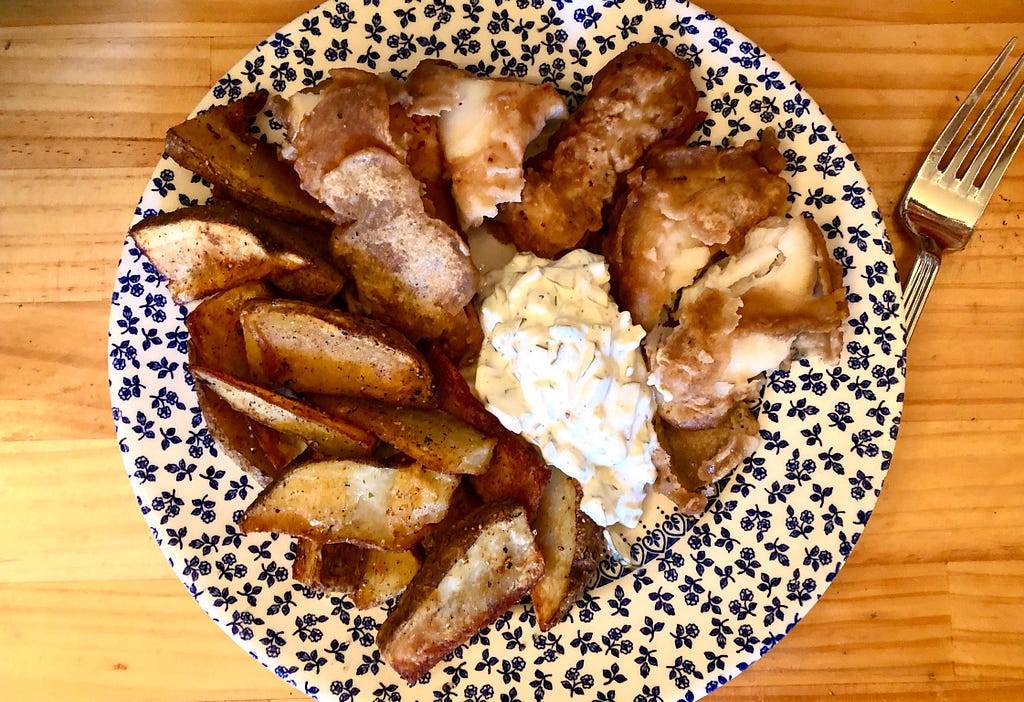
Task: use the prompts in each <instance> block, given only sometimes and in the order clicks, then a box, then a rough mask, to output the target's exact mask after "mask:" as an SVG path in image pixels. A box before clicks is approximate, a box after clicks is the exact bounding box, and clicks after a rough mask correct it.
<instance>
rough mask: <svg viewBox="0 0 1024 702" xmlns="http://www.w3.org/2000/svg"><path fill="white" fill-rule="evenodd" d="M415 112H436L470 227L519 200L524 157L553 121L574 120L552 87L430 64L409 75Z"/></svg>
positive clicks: (455, 191) (463, 217) (411, 106)
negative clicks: (503, 204)
mask: <svg viewBox="0 0 1024 702" xmlns="http://www.w3.org/2000/svg"><path fill="white" fill-rule="evenodd" d="M406 89H407V90H408V93H409V95H410V98H411V102H410V104H409V111H410V112H411V113H412V114H415V115H436V116H437V117H438V126H439V131H440V138H441V145H442V146H443V148H444V155H445V161H446V163H447V166H448V168H449V170H450V171H451V176H452V194H453V195H454V197H455V203H456V205H457V206H458V212H459V220H460V223H461V225H462V226H463V227H464V228H468V227H474V226H479V225H480V224H482V223H483V221H484V218H485V217H494V216H495V215H496V214H497V213H498V205H499V204H501V203H504V202H517V201H518V200H519V199H520V196H521V194H522V190H523V182H524V181H523V156H524V154H525V153H526V148H527V146H529V144H530V142H532V141H533V140H534V139H535V138H536V137H537V136H538V135H539V134H540V133H541V131H542V130H543V129H544V126H545V125H546V124H547V122H548V121H549V120H552V119H560V118H563V117H565V115H566V106H565V101H564V100H563V99H562V96H561V95H559V94H558V92H557V91H556V90H555V88H554V86H552V85H551V84H543V85H534V84H531V83H526V82H523V81H518V80H501V79H493V78H483V77H478V76H474V75H472V74H471V73H469V72H467V71H464V70H462V69H460V68H456V67H454V66H453V65H451V64H448V63H445V62H442V61H435V60H430V59H428V60H425V61H422V62H421V63H420V64H419V65H418V66H416V68H415V69H414V70H413V71H412V73H410V74H409V80H408V81H407V82H406Z"/></svg>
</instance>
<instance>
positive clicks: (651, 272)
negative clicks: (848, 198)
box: [603, 130, 789, 331]
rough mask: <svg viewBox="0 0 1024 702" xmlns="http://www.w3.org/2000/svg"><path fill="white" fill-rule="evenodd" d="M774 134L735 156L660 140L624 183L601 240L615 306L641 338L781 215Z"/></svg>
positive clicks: (784, 192)
mask: <svg viewBox="0 0 1024 702" xmlns="http://www.w3.org/2000/svg"><path fill="white" fill-rule="evenodd" d="M777 146H778V140H777V139H776V138H775V134H774V132H771V131H770V130H766V131H765V133H764V135H763V137H762V140H761V141H758V140H757V139H751V140H750V141H748V142H746V143H745V144H744V145H743V146H741V147H737V148H729V149H721V148H715V147H711V146H688V145H687V144H686V143H685V141H682V140H679V139H675V138H668V139H664V140H662V141H660V142H658V143H657V144H655V145H654V146H652V147H651V149H650V150H649V151H648V153H647V154H646V155H645V157H644V159H643V161H642V163H641V165H640V166H638V167H637V168H636V169H634V170H633V171H632V172H630V174H629V176H628V177H627V181H626V183H627V185H626V187H627V190H626V191H625V192H624V193H623V194H622V195H620V196H619V198H618V202H617V204H616V212H615V215H614V216H613V217H612V222H611V224H610V226H609V229H610V232H609V234H608V236H606V237H605V239H604V242H603V246H604V254H605V257H606V258H607V259H608V264H609V268H610V270H611V275H612V285H613V286H614V289H615V293H616V299H617V300H618V302H619V304H620V305H621V306H622V307H623V309H625V310H628V311H629V313H630V315H632V318H633V321H634V322H635V323H637V324H639V325H641V326H642V327H643V328H644V329H646V330H647V331H650V330H651V329H653V328H654V327H655V326H656V325H657V324H658V323H659V322H661V321H663V320H664V314H665V311H666V309H665V308H666V307H671V306H672V305H673V304H674V303H675V299H676V295H677V293H678V292H679V290H681V289H682V288H684V287H686V286H688V285H690V284H691V283H693V281H694V280H695V279H696V278H697V276H698V275H700V273H701V272H702V271H703V270H704V269H705V268H706V267H707V266H708V264H709V263H710V262H711V261H712V260H713V259H714V258H716V257H718V256H719V255H720V254H722V253H723V252H725V253H735V252H736V251H737V250H738V249H739V248H740V247H741V246H742V244H743V237H744V235H745V234H746V233H747V232H748V231H749V230H750V228H751V227H753V226H754V225H755V224H757V223H758V222H760V221H762V220H764V219H766V218H768V217H770V216H773V215H782V214H784V213H785V212H786V209H787V207H788V202H787V198H788V196H789V186H788V185H786V181H785V180H783V179H782V178H781V177H779V175H778V174H779V173H781V172H782V169H783V168H784V167H785V164H786V161H785V158H784V157H783V156H782V154H781V153H779V150H778V148H777Z"/></svg>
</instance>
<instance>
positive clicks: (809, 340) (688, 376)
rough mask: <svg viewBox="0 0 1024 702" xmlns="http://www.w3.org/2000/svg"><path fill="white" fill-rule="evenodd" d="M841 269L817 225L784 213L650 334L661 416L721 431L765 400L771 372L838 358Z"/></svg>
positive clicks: (750, 237) (843, 310) (688, 292)
mask: <svg viewBox="0 0 1024 702" xmlns="http://www.w3.org/2000/svg"><path fill="white" fill-rule="evenodd" d="M841 273H842V271H841V270H840V268H839V266H838V264H837V263H836V262H835V260H833V259H832V258H831V256H830V255H829V253H828V250H827V249H826V247H825V240H824V237H823V236H822V233H821V230H820V229H818V227H817V225H815V224H814V222H813V221H812V220H810V219H806V218H803V217H796V218H793V219H786V218H782V217H777V218H772V219H769V220H767V221H765V222H762V223H761V224H760V225H758V226H757V227H755V228H754V229H753V230H752V231H751V232H750V233H748V234H747V236H746V239H745V242H744V246H743V248H742V249H741V250H740V251H738V252H736V253H735V254H733V255H731V256H727V257H726V258H724V259H722V260H720V261H718V262H716V263H715V264H713V265H712V266H711V267H710V268H708V269H707V270H706V271H705V272H704V273H703V274H702V275H701V277H700V278H698V279H697V282H696V283H694V284H693V285H692V286H690V287H689V288H686V289H685V290H683V292H682V293H681V295H680V299H679V305H678V307H677V308H676V310H675V312H673V313H672V315H671V316H670V319H669V320H668V321H667V322H666V323H664V324H661V325H659V326H657V327H655V329H654V330H653V331H652V332H651V333H650V334H649V335H648V336H647V341H646V344H647V347H646V348H647V354H648V363H649V365H650V370H651V375H650V379H651V383H652V384H653V385H654V386H655V389H656V391H657V397H658V400H659V413H660V415H661V417H662V418H663V419H665V420H666V421H668V422H671V423H672V424H674V425H675V426H677V427H683V428H686V429H706V428H709V427H713V426H716V425H717V424H719V423H720V422H721V421H722V419H723V418H724V417H725V416H726V415H727V414H728V412H729V411H730V409H731V408H732V407H733V406H734V405H735V404H736V403H737V402H742V401H745V400H748V399H751V398H753V397H754V396H756V394H757V392H758V391H759V390H760V387H761V383H762V382H763V381H762V378H763V374H764V373H765V372H766V371H769V370H773V369H776V368H785V367H786V366H787V365H788V364H789V362H790V361H791V360H792V359H793V358H795V357H798V356H809V357H817V358H819V359H821V360H822V361H824V362H826V363H835V362H837V361H838V359H839V354H840V351H841V344H842V327H841V325H842V322H843V320H844V319H845V318H846V316H847V312H848V308H847V302H846V290H845V288H844V287H843V285H842V275H841Z"/></svg>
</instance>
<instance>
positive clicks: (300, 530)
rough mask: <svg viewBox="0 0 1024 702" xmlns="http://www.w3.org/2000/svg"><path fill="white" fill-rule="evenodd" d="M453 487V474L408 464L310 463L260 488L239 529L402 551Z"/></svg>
mask: <svg viewBox="0 0 1024 702" xmlns="http://www.w3.org/2000/svg"><path fill="white" fill-rule="evenodd" d="M458 484H459V477H458V476H453V475H445V474H443V473H435V472H434V471H430V470H426V469H424V468H422V467H420V466H415V465H414V466H408V467H403V468H389V467H386V466H382V465H379V464H377V463H374V462H371V461H368V460H353V459H349V460H324V461H310V462H309V463H304V464H301V465H298V466H296V467H294V468H292V469H290V470H289V471H288V472H287V473H285V474H284V475H283V476H281V478H280V479H278V480H276V481H274V482H273V483H272V484H270V485H269V486H268V487H267V488H265V489H264V490H263V491H262V492H261V493H260V494H259V496H258V497H257V498H256V500H255V501H254V502H253V503H252V504H251V505H249V507H248V509H246V511H245V514H244V515H243V516H242V519H241V521H240V523H239V526H240V527H241V528H242V530H243V531H245V532H254V531H276V532H280V533H283V534H291V535H292V536H302V537H305V538H307V539H312V540H313V541H318V542H320V543H336V542H347V543H355V544H361V545H363V546H368V547H370V548H377V549H383V550H386V551H402V550H405V549H408V548H410V547H412V546H413V545H415V544H416V543H418V541H419V540H420V538H421V536H420V533H419V532H420V531H421V530H422V529H423V528H424V527H426V526H427V525H429V524H432V523H434V522H438V521H440V520H441V519H443V518H444V516H445V513H446V512H447V511H448V503H449V500H450V499H451V496H452V493H453V492H454V491H455V488H456V486H457V485H458Z"/></svg>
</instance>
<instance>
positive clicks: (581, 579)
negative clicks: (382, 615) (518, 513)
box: [530, 471, 605, 631]
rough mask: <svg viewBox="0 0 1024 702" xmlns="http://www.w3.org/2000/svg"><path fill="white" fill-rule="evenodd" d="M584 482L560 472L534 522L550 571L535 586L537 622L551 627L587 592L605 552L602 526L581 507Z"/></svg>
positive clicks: (546, 569)
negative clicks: (581, 483)
mask: <svg viewBox="0 0 1024 702" xmlns="http://www.w3.org/2000/svg"><path fill="white" fill-rule="evenodd" d="M582 498H583V491H582V490H581V489H580V486H579V483H578V482H576V481H575V480H573V479H571V478H570V477H569V476H567V475H565V474H564V473H562V472H561V471H555V472H554V473H553V474H552V475H551V480H550V481H549V482H548V484H547V488H546V489H545V490H544V497H543V499H542V500H541V503H540V509H539V510H538V512H537V516H536V517H535V518H534V519H533V521H532V524H533V527H534V529H535V530H536V531H537V546H538V547H539V548H540V551H541V554H542V555H543V557H544V575H543V576H542V577H541V578H540V580H538V581H537V582H536V583H535V584H534V586H533V588H531V589H530V601H531V602H532V603H533V610H534V612H535V613H536V614H537V626H539V627H540V629H541V631H548V630H549V629H551V628H552V627H553V626H554V625H555V624H557V623H558V622H560V621H562V619H563V617H565V615H566V613H567V612H568V611H569V609H570V608H571V607H572V606H573V604H575V602H576V600H577V599H579V597H580V596H581V595H582V594H583V592H584V591H585V590H586V588H587V586H588V585H589V584H590V580H591V578H592V577H593V575H594V573H596V572H597V567H598V563H599V562H600V561H601V558H603V557H604V544H605V542H604V537H603V535H602V532H601V528H600V527H598V526H597V524H595V523H594V520H593V519H591V518H590V517H588V516H587V515H586V514H584V513H583V510H581V509H580V501H581V500H582Z"/></svg>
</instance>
